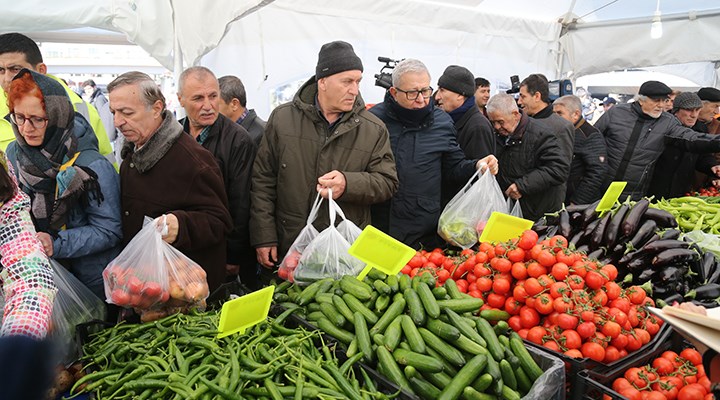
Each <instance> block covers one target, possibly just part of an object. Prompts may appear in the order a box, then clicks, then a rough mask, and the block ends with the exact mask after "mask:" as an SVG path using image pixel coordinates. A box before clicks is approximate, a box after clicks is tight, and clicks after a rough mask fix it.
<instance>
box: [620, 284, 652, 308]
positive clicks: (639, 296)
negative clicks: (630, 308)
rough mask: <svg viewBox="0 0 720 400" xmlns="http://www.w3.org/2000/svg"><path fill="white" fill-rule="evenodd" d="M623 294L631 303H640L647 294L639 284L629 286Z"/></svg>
mask: <svg viewBox="0 0 720 400" xmlns="http://www.w3.org/2000/svg"><path fill="white" fill-rule="evenodd" d="M625 295H626V296H627V298H628V299H629V300H630V301H631V302H632V303H633V304H642V303H643V302H644V301H645V297H646V296H647V295H646V294H645V290H644V289H643V288H641V287H640V286H630V287H629V288H627V289H626V290H625Z"/></svg>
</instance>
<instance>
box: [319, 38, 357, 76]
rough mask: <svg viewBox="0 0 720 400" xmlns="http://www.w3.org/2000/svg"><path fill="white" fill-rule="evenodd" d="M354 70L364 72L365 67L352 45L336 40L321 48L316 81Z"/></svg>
mask: <svg viewBox="0 0 720 400" xmlns="http://www.w3.org/2000/svg"><path fill="white" fill-rule="evenodd" d="M354 70H359V71H361V72H362V70H363V65H362V61H361V60H360V57H358V56H357V54H355V51H354V50H353V47H352V45H351V44H350V43H347V42H343V41H341V40H336V41H334V42H330V43H325V44H324V45H323V46H322V47H321V48H320V53H318V63H317V67H315V78H316V79H320V78H324V77H326V76H330V75H335V74H337V73H339V72H343V71H354Z"/></svg>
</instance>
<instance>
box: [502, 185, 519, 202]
mask: <svg viewBox="0 0 720 400" xmlns="http://www.w3.org/2000/svg"><path fill="white" fill-rule="evenodd" d="M505 194H506V195H507V196H508V197H510V198H511V199H513V200H518V199H520V198H521V197H522V194H520V190H518V187H517V185H516V184H514V183H513V184H512V185H510V187H508V188H507V190H506V191H505Z"/></svg>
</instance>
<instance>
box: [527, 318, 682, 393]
mask: <svg viewBox="0 0 720 400" xmlns="http://www.w3.org/2000/svg"><path fill="white" fill-rule="evenodd" d="M671 332H672V330H671V329H670V326H669V324H663V326H662V327H661V328H660V330H659V331H658V333H657V334H656V335H655V337H653V338H652V340H651V341H650V342H648V343H647V344H645V345H644V346H642V347H641V348H640V349H638V350H636V351H634V352H632V353H630V354H628V355H627V356H625V357H623V358H621V359H619V360H617V361H614V362H612V363H609V364H606V363H602V362H598V361H595V360H592V359H590V358H587V357H585V358H572V357H568V356H566V355H565V354H562V353H559V352H557V351H553V350H550V349H548V348H546V347H542V346H539V345H537V344H535V343H532V342H530V341H529V340H524V342H525V346H526V347H528V348H534V349H538V350H540V351H542V352H544V353H547V354H550V355H553V356H555V357H557V358H559V359H560V360H561V361H562V362H564V363H565V370H566V376H567V377H568V379H567V381H566V382H565V383H566V385H567V387H566V390H567V391H568V393H570V394H573V393H575V391H574V389H573V388H574V386H575V385H576V382H577V379H578V374H579V373H580V371H583V370H591V371H595V372H597V373H605V372H606V371H612V370H616V369H622V370H625V369H627V366H629V365H630V364H633V363H635V362H637V359H638V358H641V357H643V356H644V355H646V354H647V353H648V352H652V351H653V350H655V349H656V348H657V347H659V346H661V345H662V344H663V343H664V342H665V341H667V339H668V337H669V336H670V333H671ZM570 398H573V397H572V396H570Z"/></svg>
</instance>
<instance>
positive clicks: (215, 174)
mask: <svg viewBox="0 0 720 400" xmlns="http://www.w3.org/2000/svg"><path fill="white" fill-rule="evenodd" d="M108 91H109V93H110V94H109V96H110V110H111V111H112V112H113V114H114V118H115V127H116V128H118V129H119V130H120V132H122V134H123V136H124V137H125V140H126V141H125V144H124V146H123V148H122V156H123V160H124V161H123V163H122V165H121V166H120V190H121V196H122V228H123V240H124V241H125V243H126V244H127V242H129V241H130V240H131V239H132V238H133V236H135V234H136V233H137V232H138V231H140V229H141V228H142V223H143V218H144V217H145V216H148V217H152V218H155V217H159V216H161V215H165V216H166V221H167V224H168V233H167V235H166V236H163V240H165V241H166V242H167V243H170V244H172V245H173V246H174V247H175V248H177V249H178V250H180V251H182V252H183V253H184V254H185V255H186V256H188V257H189V258H191V259H192V260H193V261H195V262H196V263H198V264H199V265H200V266H201V267H202V268H203V269H204V270H205V271H206V272H207V280H208V286H209V287H210V290H211V291H212V290H213V289H215V288H217V287H218V286H219V285H220V284H221V283H222V282H223V280H224V277H225V258H226V254H225V237H226V235H227V234H228V233H229V232H230V229H231V228H232V219H231V218H230V213H229V212H228V206H227V196H226V194H225V187H224V185H223V179H222V175H221V173H220V169H219V168H218V165H217V162H216V161H215V159H214V157H213V155H212V154H211V153H210V152H209V151H207V150H205V149H204V148H203V147H202V146H200V145H199V144H198V143H197V142H196V141H195V140H194V139H193V138H192V137H191V136H190V135H188V134H185V133H184V132H183V128H182V125H180V123H178V122H177V121H176V120H175V117H174V116H173V114H172V113H171V112H170V111H168V110H167V108H166V106H165V97H164V96H163V94H162V92H161V91H160V89H159V88H158V86H157V84H156V83H155V82H154V81H153V80H152V78H150V77H149V76H148V75H146V74H144V73H142V72H137V71H133V72H126V73H124V74H122V75H120V76H119V77H117V78H116V79H115V80H114V81H112V82H111V83H110V84H109V85H108Z"/></svg>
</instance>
